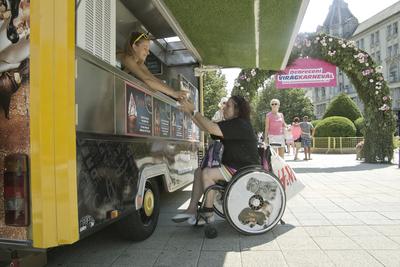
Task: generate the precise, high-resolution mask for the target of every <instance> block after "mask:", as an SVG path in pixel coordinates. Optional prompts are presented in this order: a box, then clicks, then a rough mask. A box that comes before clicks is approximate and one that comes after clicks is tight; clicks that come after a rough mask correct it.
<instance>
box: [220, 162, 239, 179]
mask: <svg viewBox="0 0 400 267" xmlns="http://www.w3.org/2000/svg"><path fill="white" fill-rule="evenodd" d="M218 170H219V171H220V172H221V174H222V176H223V177H224V179H225V181H227V182H229V181H230V180H231V179H232V176H233V175H234V174H235V173H236V172H237V170H236V169H234V168H232V167H228V166H225V165H223V164H221V167H219V168H218Z"/></svg>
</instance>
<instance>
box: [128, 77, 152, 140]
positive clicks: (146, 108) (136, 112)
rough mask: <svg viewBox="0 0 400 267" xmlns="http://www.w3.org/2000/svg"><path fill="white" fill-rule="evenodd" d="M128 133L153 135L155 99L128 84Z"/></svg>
mask: <svg viewBox="0 0 400 267" xmlns="http://www.w3.org/2000/svg"><path fill="white" fill-rule="evenodd" d="M125 88H126V98H125V99H126V101H125V103H126V132H127V134H133V135H146V136H148V135H152V126H153V125H152V123H153V122H152V113H153V99H152V97H151V96H150V95H148V94H146V93H144V92H143V91H141V90H139V89H137V88H135V87H133V86H132V85H131V84H128V83H126V84H125Z"/></svg>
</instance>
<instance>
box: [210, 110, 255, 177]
mask: <svg viewBox="0 0 400 267" xmlns="http://www.w3.org/2000/svg"><path fill="white" fill-rule="evenodd" d="M218 125H219V128H220V129H221V132H222V134H223V136H224V137H223V138H221V142H222V144H223V145H224V153H223V155H222V164H224V165H226V166H229V167H232V168H235V169H236V170H238V169H240V168H242V167H245V166H249V165H260V158H259V156H258V151H257V138H256V135H255V134H254V130H253V127H252V126H251V124H250V122H248V121H246V120H243V119H240V118H234V119H231V120H226V121H221V122H218ZM214 138H215V137H214Z"/></svg>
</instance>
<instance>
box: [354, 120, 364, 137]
mask: <svg viewBox="0 0 400 267" xmlns="http://www.w3.org/2000/svg"><path fill="white" fill-rule="evenodd" d="M354 126H356V130H357V132H356V136H364V133H365V121H364V117H361V118H358V119H356V120H355V121H354Z"/></svg>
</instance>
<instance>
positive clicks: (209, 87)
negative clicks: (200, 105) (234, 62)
mask: <svg viewBox="0 0 400 267" xmlns="http://www.w3.org/2000/svg"><path fill="white" fill-rule="evenodd" d="M226 83H227V82H226V80H225V75H223V74H222V73H221V72H220V71H210V72H206V73H204V86H203V89H204V116H205V117H206V118H209V119H211V118H212V117H213V116H214V114H215V112H216V111H217V110H218V103H219V101H220V100H221V98H222V97H224V96H226V94H227V92H226V89H225V86H226Z"/></svg>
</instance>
